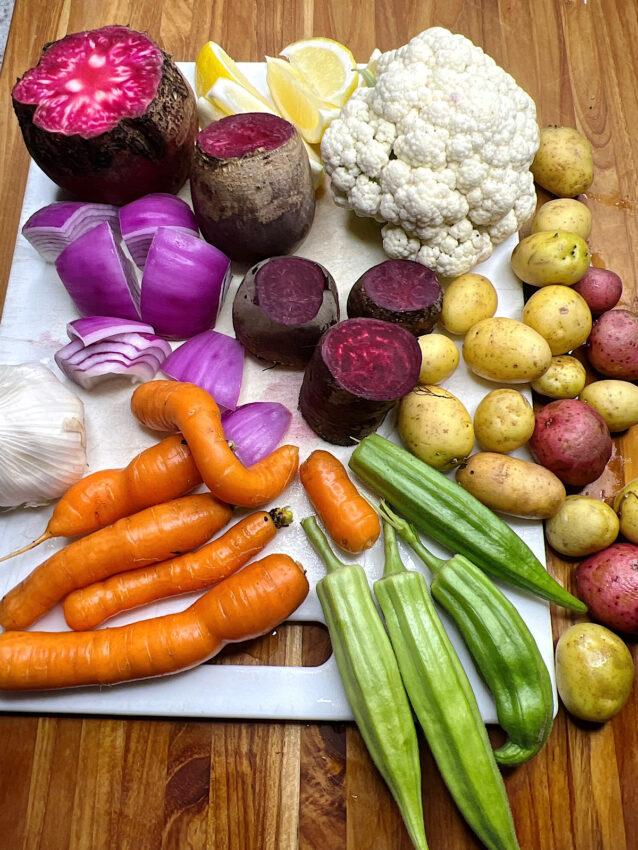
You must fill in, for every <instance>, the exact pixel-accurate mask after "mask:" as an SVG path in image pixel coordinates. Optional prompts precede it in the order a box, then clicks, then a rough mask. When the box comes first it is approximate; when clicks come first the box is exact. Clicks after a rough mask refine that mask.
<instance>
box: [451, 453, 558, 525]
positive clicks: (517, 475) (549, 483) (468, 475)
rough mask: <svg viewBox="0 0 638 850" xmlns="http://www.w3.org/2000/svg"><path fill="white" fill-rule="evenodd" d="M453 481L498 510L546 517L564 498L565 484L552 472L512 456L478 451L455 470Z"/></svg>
mask: <svg viewBox="0 0 638 850" xmlns="http://www.w3.org/2000/svg"><path fill="white" fill-rule="evenodd" d="M456 480H457V482H458V483H459V484H460V485H461V487H463V489H464V490H467V491H468V493H471V494H472V495H473V496H476V498H477V499H478V500H479V502H482V503H483V504H484V505H486V506H487V507H488V508H490V509H491V510H493V511H498V512H499V513H504V514H509V515H510V516H521V517H529V518H530V519H545V518H547V517H551V516H553V515H554V514H555V513H556V511H557V510H558V509H559V508H560V506H561V505H562V503H563V501H564V500H565V487H564V485H563V483H562V482H561V481H560V479H558V478H557V477H556V476H555V475H554V473H553V472H551V471H550V470H549V469H546V468H545V467H544V466H540V464H538V463H532V462H531V461H529V460H521V459H520V458H517V457H512V456H511V455H504V454H498V453H497V452H478V453H477V454H474V455H471V456H470V457H469V458H468V459H467V460H466V461H465V462H464V463H462V464H461V466H459V468H458V469H457V470H456Z"/></svg>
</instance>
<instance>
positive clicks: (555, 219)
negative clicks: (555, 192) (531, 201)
mask: <svg viewBox="0 0 638 850" xmlns="http://www.w3.org/2000/svg"><path fill="white" fill-rule="evenodd" d="M541 230H567V231H568V232H569V233H575V234H576V235H577V236H580V237H581V238H582V239H588V238H589V234H590V233H591V210H590V209H589V207H587V206H585V204H583V203H582V202H581V201H577V200H575V199H574V198H554V200H553V201H547V203H545V204H543V205H542V206H541V207H539V208H538V210H537V211H536V215H535V216H534V218H533V219H532V223H531V231H532V233H538V232H539V231H541Z"/></svg>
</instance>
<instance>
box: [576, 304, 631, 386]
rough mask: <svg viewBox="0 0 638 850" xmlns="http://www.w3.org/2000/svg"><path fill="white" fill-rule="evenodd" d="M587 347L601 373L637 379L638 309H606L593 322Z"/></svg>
mask: <svg viewBox="0 0 638 850" xmlns="http://www.w3.org/2000/svg"><path fill="white" fill-rule="evenodd" d="M586 350H587V357H588V359H589V362H590V363H591V365H592V366H593V367H594V369H596V371H597V372H600V374H601V375H605V377H607V378H618V379H619V380H621V381H638V313H633V312H632V311H631V310H623V309H617V310H607V312H606V313H603V314H602V315H601V316H599V317H598V318H597V319H596V321H595V322H594V324H593V326H592V329H591V333H590V334H589V339H588V340H587V349H586Z"/></svg>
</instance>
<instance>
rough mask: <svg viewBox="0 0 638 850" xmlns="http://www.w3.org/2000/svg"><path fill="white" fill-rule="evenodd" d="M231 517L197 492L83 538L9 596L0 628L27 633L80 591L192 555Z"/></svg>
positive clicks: (0, 605)
mask: <svg viewBox="0 0 638 850" xmlns="http://www.w3.org/2000/svg"><path fill="white" fill-rule="evenodd" d="M231 514H232V511H231V509H230V507H229V506H228V505H225V504H223V503H222V502H220V501H219V500H218V499H216V498H215V497H214V496H212V495H211V494H210V493H197V494H194V495H192V496H183V497H182V498H181V499H173V500H172V501H170V502H164V503H163V504H161V505H154V506H153V507H150V508H146V509H145V510H143V511H139V512H138V513H136V514H133V515H132V516H130V517H124V518H123V519H120V520H118V521H117V522H115V523H113V525H107V526H106V528H101V529H99V530H98V531H94V532H93V534H88V535H87V536H86V537H80V538H79V540H75V541H73V543H69V545H68V546H65V547H64V549H60V551H59V552H56V553H55V554H54V555H52V556H51V557H50V558H47V560H46V561H43V562H42V563H41V564H40V565H39V566H38V567H36V568H35V569H34V570H33V571H32V572H31V573H30V574H29V575H28V576H27V577H26V578H25V579H24V580H23V581H21V582H20V584H18V585H16V586H15V587H14V588H13V589H12V590H10V591H9V592H8V593H7V594H6V596H5V597H4V598H3V599H2V602H0V625H2V626H3V627H4V628H5V629H24V628H26V627H27V626H30V625H31V624H32V623H34V622H35V621H36V620H37V619H39V618H40V617H41V616H42V615H43V614H45V613H46V612H47V611H48V610H49V609H50V608H52V607H53V606H54V605H55V604H56V602H59V601H60V600H61V599H63V598H64V597H65V596H66V595H67V593H70V592H71V591H72V590H75V589H76V588H78V587H84V586H85V585H87V584H92V583H93V582H96V581H101V580H102V579H104V578H106V577H107V576H110V575H113V574H114V573H119V572H123V571H124V570H130V569H132V568H133V567H143V566H146V564H154V563H157V562H158V561H165V560H166V559H167V558H170V557H172V556H175V555H180V554H181V553H182V552H189V551H190V550H191V549H194V548H195V547H197V546H201V544H202V543H205V542H206V541H207V540H209V539H210V538H211V537H212V536H213V534H215V532H217V531H219V529H220V528H222V526H224V525H226V523H227V522H228V521H229V520H230V517H231Z"/></svg>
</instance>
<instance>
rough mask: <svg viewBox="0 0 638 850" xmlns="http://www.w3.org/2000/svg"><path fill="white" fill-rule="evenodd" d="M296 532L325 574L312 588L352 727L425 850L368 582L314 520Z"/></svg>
mask: <svg viewBox="0 0 638 850" xmlns="http://www.w3.org/2000/svg"><path fill="white" fill-rule="evenodd" d="M301 525H302V527H303V529H304V531H305V533H306V535H307V536H308V538H309V540H310V542H311V543H312V545H313V547H314V548H315V550H316V551H317V553H318V554H319V555H320V556H321V558H322V560H323V561H324V563H325V564H326V567H327V570H328V574H327V575H326V576H324V578H322V579H320V580H319V581H318V582H317V586H316V589H317V596H318V597H319V602H320V603H321V609H322V611H323V614H324V617H325V620H326V625H327V626H328V631H329V633H330V640H331V642H332V648H333V652H334V655H335V660H336V662H337V667H338V669H339V674H340V676H341V681H342V682H343V687H344V690H345V692H346V696H347V698H348V702H349V703H350V707H351V708H352V713H353V715H354V718H355V720H356V723H357V726H358V727H359V731H360V732H361V736H362V738H363V740H364V742H365V744H366V747H367V749H368V752H369V753H370V756H371V758H372V760H373V761H374V763H375V765H376V766H377V769H378V770H379V772H380V774H381V776H382V777H383V778H384V780H385V781H386V783H387V785H388V787H389V789H390V792H391V793H392V796H393V797H394V799H395V801H396V803H397V805H398V807H399V810H400V812H401V816H402V817H403V821H404V823H405V826H406V829H407V830H408V833H409V835H410V838H411V839H412V843H413V844H414V846H415V847H416V848H417V850H427V847H428V845H427V841H426V837H425V828H424V824H423V803H422V797H421V764H420V760H419V745H418V740H417V734H416V728H415V725H414V720H413V718H412V711H411V709H410V703H409V701H408V697H407V694H406V692H405V688H404V686H403V682H402V680H401V673H400V672H399V667H398V665H397V661H396V658H395V656H394V652H393V651H392V646H391V644H390V641H389V639H388V635H387V633H386V631H385V628H384V626H383V622H382V620H381V617H380V616H379V613H378V611H377V609H376V606H375V604H374V599H373V597H372V591H371V590H370V586H369V584H368V579H367V578H366V574H365V572H364V570H363V568H362V567H361V566H360V565H359V564H344V563H342V562H341V561H339V560H338V559H337V558H336V556H335V554H334V552H333V551H332V549H331V548H330V546H329V544H328V541H327V540H326V537H325V535H324V533H323V532H322V531H321V529H320V528H319V525H318V524H317V521H316V518H315V517H307V518H305V519H303V520H302V521H301Z"/></svg>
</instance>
